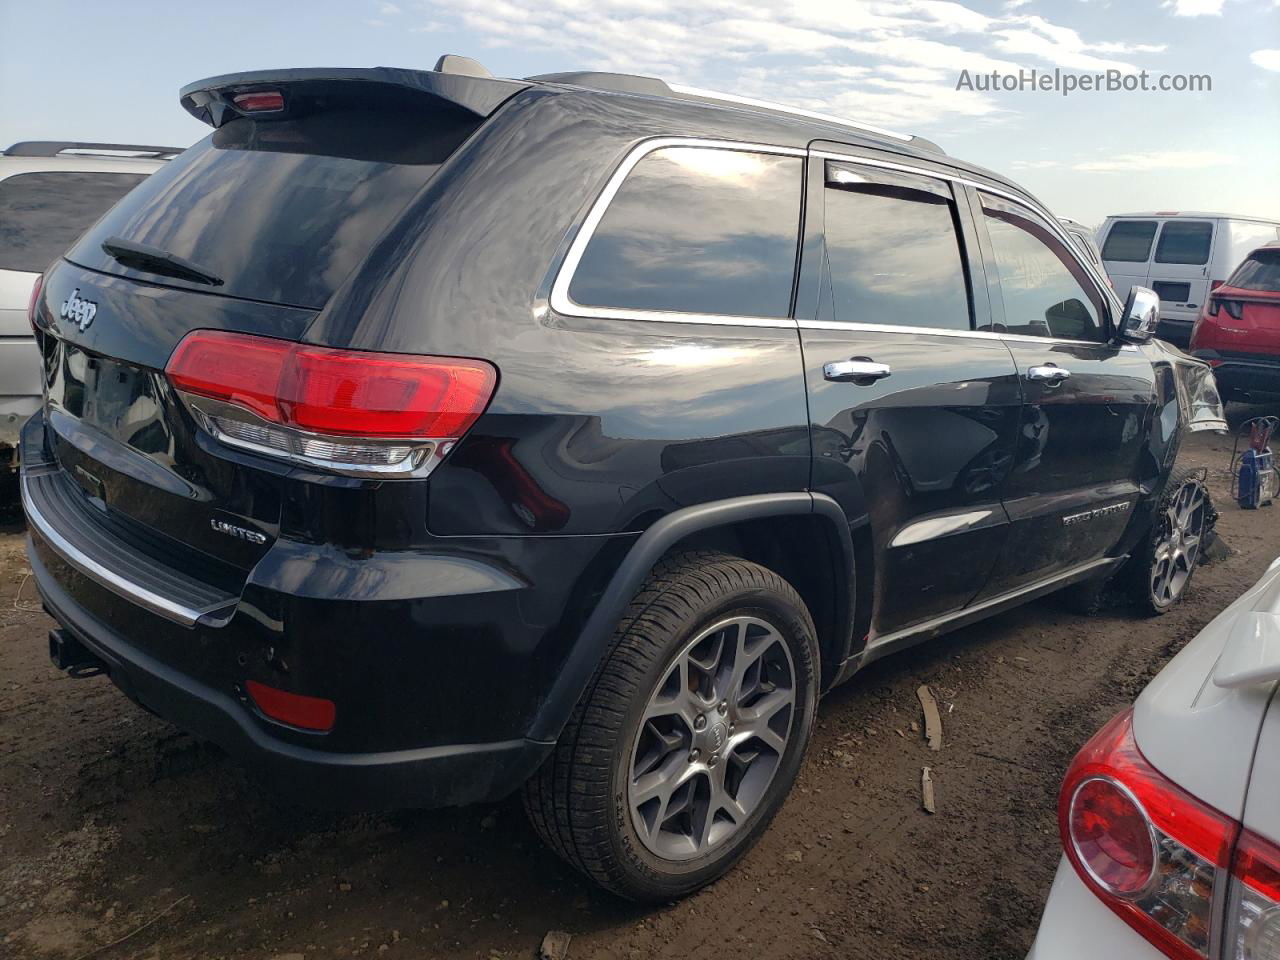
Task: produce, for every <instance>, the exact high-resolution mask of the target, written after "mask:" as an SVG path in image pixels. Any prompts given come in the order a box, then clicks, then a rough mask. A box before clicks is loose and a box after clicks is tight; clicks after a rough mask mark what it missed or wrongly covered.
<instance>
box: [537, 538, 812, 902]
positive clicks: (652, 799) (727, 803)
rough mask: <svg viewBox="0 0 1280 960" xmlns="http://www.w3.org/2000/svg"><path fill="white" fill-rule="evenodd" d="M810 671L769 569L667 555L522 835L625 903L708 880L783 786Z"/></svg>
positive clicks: (808, 708)
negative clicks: (532, 836) (530, 830)
mask: <svg viewBox="0 0 1280 960" xmlns="http://www.w3.org/2000/svg"><path fill="white" fill-rule="evenodd" d="M817 673H818V652H817V641H816V637H815V631H814V627H813V621H812V620H811V618H810V616H809V612H808V610H807V609H806V607H805V605H804V602H803V601H802V600H801V599H800V597H799V595H797V594H796V592H795V590H794V589H793V588H792V587H791V585H790V584H788V583H787V582H786V581H785V580H783V579H782V578H781V577H779V576H778V575H777V574H776V573H774V572H773V571H771V570H768V569H767V568H765V567H761V566H759V565H758V564H755V563H751V562H748V561H746V560H742V559H739V558H736V557H730V556H726V555H723V554H713V553H688V554H682V555H679V556H676V557H673V558H671V559H669V560H666V561H664V562H663V563H662V564H660V565H659V566H658V568H657V569H655V570H654V572H653V574H652V575H651V576H650V579H649V581H648V582H647V583H646V585H645V587H644V588H643V589H642V590H641V592H640V593H639V594H638V595H637V597H636V599H635V600H634V601H633V602H632V604H631V606H630V608H629V609H628V611H627V613H626V614H625V615H624V617H623V620H622V622H621V623H620V625H619V627H618V630H617V632H616V634H615V638H614V641H613V646H612V648H611V650H610V652H609V654H608V655H607V657H606V658H605V661H604V662H603V663H602V664H601V666H600V668H599V670H598V671H597V673H596V675H595V677H594V678H593V679H592V682H591V684H590V686H589V687H588V689H587V691H586V692H585V693H584V694H583V696H582V699H581V701H580V702H579V703H578V706H577V707H576V709H575V710H574V714H573V716H572V718H571V719H570V721H569V723H568V725H567V726H566V728H565V730H564V732H563V733H562V734H561V736H560V739H559V741H558V742H557V744H556V747H555V750H554V751H553V753H552V756H551V757H550V758H548V760H547V762H546V763H545V764H544V765H543V767H542V768H541V770H539V772H538V773H536V774H535V775H534V777H533V778H532V779H531V780H530V781H529V783H528V784H527V785H526V788H525V807H526V810H527V811H528V813H529V818H530V820H531V822H532V823H533V826H534V828H535V829H536V830H537V831H538V833H539V834H540V835H541V836H542V838H543V840H545V841H546V843H547V844H548V845H549V846H550V847H551V848H552V849H553V850H555V851H556V852H557V853H558V854H559V855H560V856H561V857H563V858H564V859H565V860H566V861H568V862H569V863H570V864H571V865H572V866H574V867H575V868H577V869H578V870H580V871H582V872H583V873H585V874H586V875H587V876H588V877H590V878H591V879H592V880H594V881H596V882H597V883H599V884H600V885H601V886H603V887H605V888H607V889H609V890H612V891H613V892H615V893H618V894H620V895H622V896H624V897H628V898H630V899H633V900H640V901H650V902H652V901H666V900H672V899H675V898H677V897H681V896H684V895H686V894H688V893H691V892H693V891H694V890H696V889H698V888H699V887H701V886H703V885H704V884H707V883H709V882H711V881H712V880H715V879H716V878H717V877H719V876H721V875H723V874H724V873H725V872H726V871H727V870H728V869H729V868H730V867H731V866H732V865H733V864H734V863H735V862H736V861H737V860H738V859H739V858H740V857H741V856H742V855H743V854H744V853H746V851H747V850H748V849H750V847H751V846H752V845H753V844H754V843H755V841H756V840H757V839H758V838H759V836H760V835H761V834H762V833H763V832H764V830H765V829H766V828H767V826H768V824H769V821H770V820H771V819H772V818H773V815H774V814H775V813H776V812H777V810H778V808H779V807H780V806H781V805H782V802H783V800H784V799H785V798H786V795H787V793H788V792H789V791H790V789H791V785H792V783H793V782H794V780H795V778H796V774H797V773H798V771H799V769H800V763H801V760H802V757H803V754H804V749H805V746H806V744H807V743H808V740H809V735H810V732H811V730H812V727H813V716H814V708H815V705H816V701H817Z"/></svg>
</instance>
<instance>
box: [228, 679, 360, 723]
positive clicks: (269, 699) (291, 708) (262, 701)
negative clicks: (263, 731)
mask: <svg viewBox="0 0 1280 960" xmlns="http://www.w3.org/2000/svg"><path fill="white" fill-rule="evenodd" d="M244 685H245V688H246V689H247V690H248V691H249V696H250V697H252V698H253V702H254V704H255V705H256V706H257V708H258V709H259V710H261V711H262V712H263V713H265V714H266V715H267V716H268V717H270V718H271V719H272V720H278V721H279V722H280V723H287V724H288V725H289V726H291V727H298V728H300V729H302V730H314V731H318V732H322V733H324V732H328V731H329V730H332V729H333V722H334V719H335V717H336V716H337V708H336V707H335V706H334V703H333V701H332V700H323V699H321V698H320V697H305V696H303V695H302V694H300V693H289V692H288V691H287V690H277V689H276V688H275V687H269V686H267V685H266V684H265V683H259V682H258V681H257V680H246V681H245V684H244Z"/></svg>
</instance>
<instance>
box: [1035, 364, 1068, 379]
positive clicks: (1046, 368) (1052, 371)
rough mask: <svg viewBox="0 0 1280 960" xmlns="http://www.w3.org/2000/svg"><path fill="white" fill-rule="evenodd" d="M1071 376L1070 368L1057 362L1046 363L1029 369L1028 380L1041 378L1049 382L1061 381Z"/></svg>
mask: <svg viewBox="0 0 1280 960" xmlns="http://www.w3.org/2000/svg"><path fill="white" fill-rule="evenodd" d="M1070 376H1071V371H1070V370H1065V369H1063V368H1062V367H1060V366H1058V365H1057V364H1056V363H1046V364H1043V365H1041V366H1038V367H1031V368H1030V369H1029V370H1027V379H1028V380H1041V381H1045V382H1047V383H1061V382H1062V381H1063V380H1066V379H1067V378H1068V377H1070Z"/></svg>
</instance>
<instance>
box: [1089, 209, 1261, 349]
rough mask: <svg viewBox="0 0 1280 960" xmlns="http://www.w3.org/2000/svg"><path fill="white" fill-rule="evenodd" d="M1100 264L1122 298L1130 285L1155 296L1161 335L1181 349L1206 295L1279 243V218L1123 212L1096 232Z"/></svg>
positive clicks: (1163, 212) (1125, 295)
mask: <svg viewBox="0 0 1280 960" xmlns="http://www.w3.org/2000/svg"><path fill="white" fill-rule="evenodd" d="M1098 238H1099V239H1100V240H1101V241H1102V265H1103V267H1105V268H1106V271H1107V276H1109V277H1110V278H1111V284H1112V286H1114V287H1115V290H1116V294H1117V296H1119V297H1120V299H1121V300H1123V299H1124V298H1125V297H1127V296H1128V295H1129V288H1130V287H1131V286H1133V285H1134V284H1135V283H1136V284H1138V285H1140V286H1143V287H1150V288H1151V289H1152V290H1154V291H1155V292H1156V293H1157V294H1159V295H1160V337H1161V338H1162V339H1165V340H1169V341H1171V342H1173V343H1177V344H1181V345H1183V346H1185V345H1186V344H1187V343H1188V342H1189V341H1190V339H1191V327H1192V326H1193V325H1194V324H1195V322H1196V318H1197V317H1199V316H1200V308H1201V307H1203V306H1204V302H1205V298H1206V297H1208V295H1209V291H1210V290H1212V289H1213V288H1214V287H1216V286H1218V284H1220V283H1223V282H1224V281H1225V280H1226V279H1227V277H1229V276H1231V272H1232V271H1233V270H1235V268H1236V267H1237V266H1239V265H1240V262H1241V261H1242V260H1243V259H1244V258H1245V257H1246V256H1248V255H1249V252H1250V251H1251V250H1255V249H1256V248H1258V247H1260V246H1262V245H1263V244H1264V243H1269V242H1271V241H1274V240H1280V220H1267V219H1265V218H1262V217H1237V216H1232V215H1231V214H1227V213H1180V212H1176V211H1168V210H1166V211H1161V212H1157V213H1125V214H1118V215H1116V216H1113V217H1107V219H1106V222H1105V223H1103V224H1102V229H1101V230H1099V231H1098Z"/></svg>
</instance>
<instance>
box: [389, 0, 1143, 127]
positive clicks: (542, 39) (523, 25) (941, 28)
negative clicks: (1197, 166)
mask: <svg viewBox="0 0 1280 960" xmlns="http://www.w3.org/2000/svg"><path fill="white" fill-rule="evenodd" d="M1029 2H1030V0H1008V2H1006V3H1005V5H1004V10H1003V12H1001V13H999V14H997V15H989V14H987V13H985V12H981V11H979V10H977V9H974V6H975V5H974V4H972V3H971V2H954V0H844V2H842V3H840V4H833V3H831V2H830V0H703V2H702V3H700V4H697V5H690V4H686V3H680V2H678V0H540V2H539V3H538V4H537V5H529V6H522V5H517V4H516V3H514V2H512V0H424V2H422V3H420V4H419V8H420V9H422V10H424V11H425V13H423V14H419V16H420V18H421V21H426V20H427V19H430V20H431V21H432V25H433V26H437V25H439V24H444V25H445V26H446V27H448V26H452V27H461V28H464V29H466V30H469V31H472V32H474V33H476V34H478V36H479V38H480V42H481V43H482V44H484V45H486V46H494V47H519V48H530V47H547V46H549V45H550V46H554V48H555V49H557V50H559V51H560V56H561V58H562V60H563V61H564V63H565V69H568V68H570V67H578V68H580V69H590V70H606V71H617V72H622V73H639V74H645V75H649V76H658V77H663V78H664V79H667V80H669V81H671V82H678V83H686V84H689V85H691V86H696V87H704V88H712V89H723V90H731V91H733V92H735V93H739V94H743V95H746V96H755V97H760V98H762V99H768V100H777V101H782V102H786V103H792V104H795V105H796V106H800V107H805V108H807V109H811V110H818V111H822V112H827V113H840V112H842V111H844V112H847V113H848V114H849V115H852V116H857V117H858V118H859V119H864V120H866V121H868V122H871V123H876V124H879V125H883V126H887V127H899V128H907V129H918V128H920V127H935V128H936V127H939V126H945V124H946V123H947V122H948V121H949V120H953V119H960V120H981V121H983V122H995V121H998V120H1004V119H1007V118H1009V117H1011V116H1014V115H1015V113H1014V111H1013V110H1012V108H1011V105H1012V101H1011V100H1010V99H1009V98H1001V97H1000V95H999V94H993V93H982V92H977V91H972V90H968V91H956V90H955V89H954V88H955V83H956V77H957V76H958V75H959V73H960V71H961V70H968V71H969V72H970V73H971V74H973V73H990V72H991V71H1000V72H1001V73H1014V72H1017V71H1018V70H1020V69H1023V68H1027V67H1032V66H1037V67H1040V68H1043V67H1045V66H1046V65H1047V66H1059V67H1063V68H1065V69H1077V70H1088V71H1091V72H1096V71H1101V70H1107V69H1119V70H1123V71H1125V72H1132V71H1133V70H1134V69H1135V68H1134V67H1133V66H1131V65H1130V64H1129V63H1128V62H1127V60H1128V59H1129V58H1131V57H1136V56H1141V55H1144V54H1150V53H1157V52H1159V51H1160V50H1162V49H1164V48H1163V47H1162V46H1157V45H1154V44H1150V43H1140V42H1133V43H1129V42H1126V41H1125V39H1124V37H1123V36H1122V35H1121V36H1117V35H1116V33H1117V31H1115V30H1114V29H1112V26H1113V25H1109V26H1107V27H1106V28H1104V29H1102V30H1100V33H1101V36H1099V37H1098V38H1097V39H1090V38H1086V37H1084V36H1082V35H1081V34H1080V33H1078V32H1077V31H1075V30H1072V29H1069V28H1066V27H1062V26H1059V25H1057V24H1056V23H1054V22H1052V21H1051V20H1049V19H1047V18H1046V17H1042V16H1035V15H1028V14H1025V13H1023V12H1019V11H1020V9H1021V8H1022V7H1024V6H1026V4H1027V3H1029ZM406 19H407V16H406ZM406 26H409V24H406ZM413 28H414V27H412V26H410V29H413ZM417 29H421V25H420V24H419V25H418V26H417ZM1104 38H1105V39H1104ZM1138 39H1143V40H1145V37H1143V38H1135V40H1138ZM1119 58H1124V59H1119Z"/></svg>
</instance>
